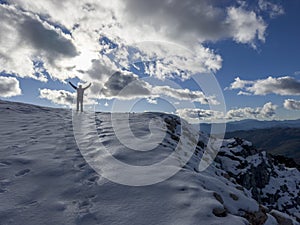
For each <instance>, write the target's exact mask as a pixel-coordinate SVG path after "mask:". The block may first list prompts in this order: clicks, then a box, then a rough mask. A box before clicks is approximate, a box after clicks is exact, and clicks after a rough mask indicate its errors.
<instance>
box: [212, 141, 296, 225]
mask: <svg viewBox="0 0 300 225" xmlns="http://www.w3.org/2000/svg"><path fill="white" fill-rule="evenodd" d="M215 161H216V162H217V163H219V165H220V167H221V168H222V169H223V170H225V171H226V172H227V173H228V175H227V176H228V177H229V178H231V179H232V178H234V179H235V180H236V182H237V183H238V184H239V185H241V186H243V187H244V188H245V189H246V190H247V192H248V193H250V194H251V195H252V197H253V198H254V199H255V200H257V201H258V202H259V203H260V204H262V205H264V206H266V207H268V208H269V209H270V210H272V209H276V210H279V211H281V212H285V213H288V214H289V215H291V216H293V217H294V218H296V219H297V220H298V222H300V218H299V215H300V204H299V203H300V197H299V196H300V172H299V170H298V168H296V164H293V163H292V161H291V160H288V159H286V158H284V157H282V156H281V157H277V156H276V157H274V156H272V155H269V154H267V153H266V152H261V151H259V150H257V149H255V147H254V146H252V144H251V143H250V142H247V141H245V140H243V139H240V138H234V139H229V140H226V141H224V144H223V146H222V148H221V150H220V152H219V154H218V156H217V158H216V160H215ZM286 164H287V165H286ZM292 166H295V168H291V167H292Z"/></svg>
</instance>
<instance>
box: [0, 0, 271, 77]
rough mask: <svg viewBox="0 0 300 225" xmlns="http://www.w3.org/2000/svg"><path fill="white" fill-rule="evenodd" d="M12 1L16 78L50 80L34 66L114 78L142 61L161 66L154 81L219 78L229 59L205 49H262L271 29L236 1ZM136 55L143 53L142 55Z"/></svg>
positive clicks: (10, 43)
mask: <svg viewBox="0 0 300 225" xmlns="http://www.w3.org/2000/svg"><path fill="white" fill-rule="evenodd" d="M8 2H9V3H10V4H11V5H15V7H14V6H6V5H1V6H0V7H1V25H2V26H1V31H2V32H1V35H0V37H1V38H0V44H1V47H2V49H1V50H0V56H1V59H0V60H1V65H4V66H3V69H4V70H5V71H6V72H8V73H16V74H17V75H19V76H22V77H25V76H29V77H32V78H36V79H40V80H43V81H45V77H39V76H37V74H36V73H35V71H34V68H33V65H32V61H33V60H40V61H42V62H43V63H44V68H45V71H47V72H48V73H49V74H50V76H52V77H53V78H58V79H60V80H65V79H67V78H69V77H75V76H77V77H79V78H80V79H84V80H89V81H92V80H95V79H99V78H98V77H99V76H102V74H106V73H108V72H109V70H108V69H109V68H110V67H118V68H119V69H120V67H126V66H128V64H130V63H132V62H133V61H138V60H144V61H151V60H155V61H157V64H156V65H155V66H154V65H152V67H149V68H147V69H148V70H147V71H148V72H149V75H153V76H154V75H155V76H157V77H158V78H161V79H164V78H165V77H170V76H174V75H176V76H179V77H180V78H181V79H188V78H189V77H190V75H191V73H196V72H198V73H199V72H200V73H201V72H207V71H211V70H213V71H216V70H219V69H220V68H221V66H222V58H221V56H220V55H218V54H216V53H215V52H214V51H213V50H211V49H209V48H206V47H204V46H203V45H202V44H201V43H203V42H205V41H218V40H221V39H225V38H229V39H234V40H235V41H236V42H238V43H246V44H251V45H253V46H254V45H255V44H254V43H255V42H256V41H257V40H259V41H264V36H265V29H266V26H267V25H266V24H265V22H264V21H263V19H262V18H261V17H260V16H259V15H258V13H257V12H254V11H252V10H249V9H247V7H246V6H245V5H244V6H238V7H236V6H234V5H236V4H235V3H234V2H231V3H230V2H226V3H222V4H221V3H218V1H209V0H202V1H198V0H185V1H181V0H172V1H169V0H163V1H159V0H154V1H151V3H150V2H149V1H148V0H128V1H123V0H115V1H110V0H102V1H98V0H82V1H71V0H65V1H58V0H54V1H53V0H52V1H51V0H44V1H23V0H8ZM66 9H67V10H66ZM25 28H26V29H25ZM103 37H106V38H109V39H110V40H111V41H112V42H114V43H115V45H116V46H117V47H116V48H115V49H114V47H112V46H110V44H108V43H107V42H103V43H101V42H99V40H100V39H101V38H103ZM143 41H156V42H157V43H158V42H160V43H163V44H161V45H160V46H158V47H157V49H155V51H152V52H151V51H150V50H149V49H148V50H145V48H142V47H141V46H137V45H136V44H134V43H140V42H143ZM169 42H174V43H179V44H181V45H184V46H186V47H187V48H189V49H191V50H192V52H193V54H191V53H188V51H181V52H178V51H177V52H176V54H173V53H174V52H172V49H174V46H173V48H172V47H170V45H168V44H166V43H169ZM144 43H145V42H144ZM5 46H6V47H5ZM142 46H144V44H143V45H142ZM166 46H168V47H166ZM152 47H153V46H152ZM4 48H5V49H4ZM132 49H135V51H134V52H135V54H134V56H133V55H132ZM150 49H151V48H150ZM177 49H178V48H177ZM181 50H182V49H181ZM179 51H180V50H179ZM8 52H9V54H8ZM99 52H101V53H102V54H104V55H105V54H106V55H107V56H110V57H105V56H103V55H101V54H99ZM153 52H154V53H155V54H156V57H154V58H153V54H152V53H153ZM138 55H139V56H140V57H137V56H138ZM134 57H136V58H134ZM20 65H22V66H20ZM115 69H116V68H113V70H115ZM102 77H103V76H102Z"/></svg>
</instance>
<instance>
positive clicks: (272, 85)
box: [229, 76, 300, 96]
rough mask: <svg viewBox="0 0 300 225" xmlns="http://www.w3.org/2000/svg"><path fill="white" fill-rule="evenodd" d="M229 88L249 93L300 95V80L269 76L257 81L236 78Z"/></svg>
mask: <svg viewBox="0 0 300 225" xmlns="http://www.w3.org/2000/svg"><path fill="white" fill-rule="evenodd" d="M229 89H231V90H233V89H241V90H242V92H240V93H243V94H247V95H250V94H252V95H267V94H278V95H283V96H284V95H300V81H299V80H296V79H295V78H294V77H289V76H285V77H278V78H274V77H268V78H266V79H260V80H255V81H247V80H241V79H240V78H238V77H237V78H236V79H235V81H234V82H233V83H232V84H231V85H230V87H229Z"/></svg>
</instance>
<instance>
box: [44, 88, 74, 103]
mask: <svg viewBox="0 0 300 225" xmlns="http://www.w3.org/2000/svg"><path fill="white" fill-rule="evenodd" d="M39 91H40V96H39V97H40V98H44V99H47V100H49V101H51V102H53V103H55V104H59V105H67V106H71V105H72V104H73V103H74V99H75V97H76V94H75V93H72V92H69V91H65V90H51V89H40V90H39Z"/></svg>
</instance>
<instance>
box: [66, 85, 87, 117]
mask: <svg viewBox="0 0 300 225" xmlns="http://www.w3.org/2000/svg"><path fill="white" fill-rule="evenodd" d="M69 84H70V85H71V86H72V87H73V88H74V89H75V90H76V91H77V108H76V109H77V112H78V111H79V105H80V111H81V112H83V94H84V91H85V90H86V89H88V88H89V87H90V86H91V85H92V84H91V83H90V84H89V85H88V86H87V87H85V88H82V85H79V86H78V87H76V86H75V85H74V84H72V83H71V82H70V81H69Z"/></svg>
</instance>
